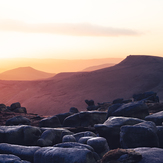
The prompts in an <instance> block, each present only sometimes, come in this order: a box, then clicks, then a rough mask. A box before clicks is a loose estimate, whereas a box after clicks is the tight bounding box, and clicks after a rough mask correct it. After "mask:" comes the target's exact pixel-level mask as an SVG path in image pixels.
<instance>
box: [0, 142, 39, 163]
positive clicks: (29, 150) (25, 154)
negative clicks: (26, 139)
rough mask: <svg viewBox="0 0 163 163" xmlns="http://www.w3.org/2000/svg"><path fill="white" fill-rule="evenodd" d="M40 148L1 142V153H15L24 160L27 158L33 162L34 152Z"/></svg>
mask: <svg viewBox="0 0 163 163" xmlns="http://www.w3.org/2000/svg"><path fill="white" fill-rule="evenodd" d="M38 149H40V147H37V146H21V145H13V144H7V143H1V144H0V153H1V154H13V155H16V156H18V157H19V158H21V159H22V160H27V161H30V162H33V160H34V153H35V152H36V151H37V150H38Z"/></svg>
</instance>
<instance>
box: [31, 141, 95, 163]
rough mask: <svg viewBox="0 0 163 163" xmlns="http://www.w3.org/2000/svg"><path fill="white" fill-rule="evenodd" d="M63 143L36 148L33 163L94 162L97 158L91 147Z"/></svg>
mask: <svg viewBox="0 0 163 163" xmlns="http://www.w3.org/2000/svg"><path fill="white" fill-rule="evenodd" d="M63 144H64V143H63ZM63 144H61V145H58V146H57V147H56V146H55V147H43V148H41V149H39V150H37V151H36V152H35V155H34V163H47V162H48V163H54V162H56V163H96V161H97V160H96V157H95V155H94V152H93V149H92V148H91V147H89V146H88V147H86V145H80V144H73V145H69V144H66V145H63Z"/></svg>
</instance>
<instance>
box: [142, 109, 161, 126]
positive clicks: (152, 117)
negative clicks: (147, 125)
mask: <svg viewBox="0 0 163 163" xmlns="http://www.w3.org/2000/svg"><path fill="white" fill-rule="evenodd" d="M145 120H146V121H152V122H154V123H155V124H156V125H157V126H161V125H162V122H163V111H160V112H157V113H154V114H151V115H148V116H146V117H145Z"/></svg>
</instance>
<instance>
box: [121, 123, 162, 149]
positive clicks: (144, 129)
mask: <svg viewBox="0 0 163 163" xmlns="http://www.w3.org/2000/svg"><path fill="white" fill-rule="evenodd" d="M120 142H121V146H122V148H136V147H159V139H158V136H157V128H156V125H155V124H154V123H153V122H142V123H139V124H136V125H133V126H129V125H126V126H122V127H121V132H120Z"/></svg>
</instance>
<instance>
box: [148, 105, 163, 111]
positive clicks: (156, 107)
mask: <svg viewBox="0 0 163 163" xmlns="http://www.w3.org/2000/svg"><path fill="white" fill-rule="evenodd" d="M147 105H148V111H149V113H157V112H160V111H163V103H147Z"/></svg>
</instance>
